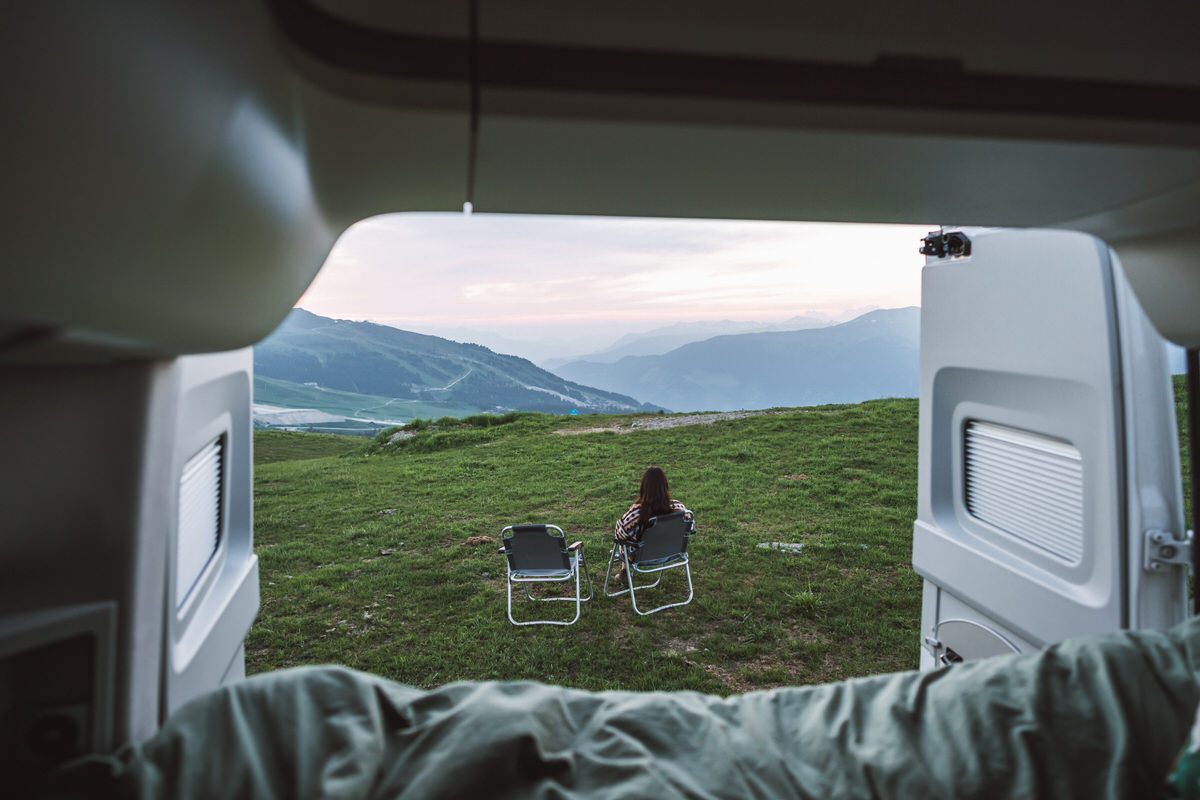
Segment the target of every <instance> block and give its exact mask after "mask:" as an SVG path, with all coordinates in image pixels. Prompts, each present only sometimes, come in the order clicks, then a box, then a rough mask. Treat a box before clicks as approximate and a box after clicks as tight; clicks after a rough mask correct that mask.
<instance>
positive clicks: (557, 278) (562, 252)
mask: <svg viewBox="0 0 1200 800" xmlns="http://www.w3.org/2000/svg"><path fill="white" fill-rule="evenodd" d="M934 227H935V226H934ZM930 228H931V226H912V225H855V224H829V223H795V222H738V221H712V220H666V219H625V218H612V217H552V216H524V215H507V214H473V215H470V216H466V215H462V214H391V215H387V216H381V217H375V218H372V219H368V220H364V221H362V222H359V223H358V224H356V225H354V226H353V227H351V228H350V229H349V230H348V231H346V233H345V234H343V236H342V237H341V239H339V240H338V242H337V244H336V245H335V246H334V248H333V251H332V252H331V253H330V256H329V259H328V260H327V261H326V263H325V266H324V267H323V268H322V270H321V272H320V274H319V275H318V276H317V278H316V280H315V281H314V282H313V284H312V286H310V287H309V289H308V291H307V292H306V293H305V294H304V296H303V297H302V298H301V299H300V301H299V302H298V303H297V306H299V307H301V308H306V309H308V310H309V311H312V312H313V313H316V314H320V315H322V316H327V317H336V318H339V319H353V320H364V319H366V320H372V321H375V322H381V323H385V324H389V325H395V326H396V327H399V328H404V329H406V330H413V331H418V332H421V333H432V334H436V335H440V336H448V337H449V338H463V337H466V338H469V339H470V340H472V341H479V342H480V343H482V344H485V345H488V346H491V343H490V342H489V341H487V338H488V337H490V338H491V339H493V340H495V341H497V342H500V341H505V340H507V341H508V342H519V341H533V340H536V341H539V342H540V349H541V350H546V351H547V352H549V351H551V350H554V349H555V346H557V348H558V349H560V350H562V351H563V352H562V353H560V355H568V354H570V353H573V352H587V351H589V350H598V349H601V348H603V347H606V346H608V345H609V344H611V343H612V342H613V341H615V340H616V339H618V338H620V337H621V336H622V335H624V334H626V333H630V332H639V331H644V330H649V329H651V328H656V327H661V326H663V325H669V324H672V323H676V322H696V321H701V320H753V321H758V322H776V321H781V320H784V319H787V318H789V317H794V316H797V315H801V314H815V315H820V316H826V317H831V318H834V319H839V320H840V319H844V318H849V317H852V316H855V315H857V314H858V313H862V312H865V311H868V310H870V309H872V308H896V307H900V306H912V305H919V304H920V270H921V267H922V265H923V264H924V258H923V257H922V256H920V255H919V254H918V253H917V249H918V247H919V246H920V238H921V237H922V236H924V235H925V233H927V232H928V231H929V230H930ZM581 348H582V349H581ZM510 349H513V348H510ZM518 355H525V354H524V353H518ZM527 357H533V358H544V357H547V355H546V353H542V352H539V353H538V354H537V355H529V356H527Z"/></svg>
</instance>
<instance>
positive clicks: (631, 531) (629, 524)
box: [615, 500, 693, 542]
mask: <svg viewBox="0 0 1200 800" xmlns="http://www.w3.org/2000/svg"><path fill="white" fill-rule="evenodd" d="M674 511H682V512H684V513H685V514H686V515H687V518H688V519H693V516H692V512H691V511H688V508H687V506H685V505H684V504H683V503H681V502H679V501H678V500H672V501H671V511H666V512H662V513H666V514H669V513H671V512H674ZM641 515H642V507H641V506H639V505H638V504H637V503H634V504H633V505H631V506H630V507H629V510H628V511H626V512H625V515H624V516H623V517H621V518H620V519H619V520H617V529H616V531H615V533H616V537H617V540H618V541H622V542H636V541H637V540H638V533H639V532H640V531H639V529H638V522H639V521H640V520H641Z"/></svg>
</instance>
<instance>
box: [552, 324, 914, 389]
mask: <svg viewBox="0 0 1200 800" xmlns="http://www.w3.org/2000/svg"><path fill="white" fill-rule="evenodd" d="M920 320H921V312H920V309H919V308H916V307H910V308H897V309H881V310H877V311H871V312H868V313H866V314H863V315H862V316H860V317H856V318H855V319H852V320H850V321H849V322H843V323H841V324H838V325H829V326H827V327H822V328H813V329H808V330H793V331H780V332H764V333H743V334H736V335H728V336H715V337H713V338H711V339H706V340H704V341H700V342H693V343H691V344H686V345H684V346H682V347H678V348H676V349H674V350H671V351H670V352H667V353H663V354H659V355H650V356H625V357H624V358H621V359H619V360H617V361H615V362H614V363H602V362H598V361H590V360H589V361H574V362H571V363H569V364H564V365H562V366H561V367H559V368H558V369H556V370H555V372H556V373H557V374H558V375H561V376H562V377H563V378H565V379H567V380H570V381H576V382H579V383H585V384H587V385H589V386H596V387H599V388H602V389H605V390H608V391H611V392H619V393H621V394H628V395H632V396H634V397H638V398H640V399H641V400H643V401H645V402H650V403H654V404H656V405H661V406H665V407H667V408H671V409H675V410H678V411H682V410H689V411H690V410H701V409H704V410H712V411H726V410H733V409H741V408H770V407H773V406H803V405H818V404H823V403H857V402H861V401H863V400H870V399H874V398H879V397H915V396H916V395H917V392H918V378H919V363H920V362H919V350H920Z"/></svg>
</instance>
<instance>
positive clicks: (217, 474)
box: [175, 436, 225, 608]
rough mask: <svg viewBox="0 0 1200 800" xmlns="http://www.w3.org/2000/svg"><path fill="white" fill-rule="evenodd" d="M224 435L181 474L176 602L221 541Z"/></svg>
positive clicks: (183, 597)
mask: <svg viewBox="0 0 1200 800" xmlns="http://www.w3.org/2000/svg"><path fill="white" fill-rule="evenodd" d="M224 441H225V440H224V437H223V436H218V437H217V438H216V439H213V440H212V441H211V442H209V443H208V444H207V445H205V446H204V447H203V448H202V449H201V450H200V452H198V453H196V455H194V456H192V457H191V458H190V459H188V462H187V464H185V465H184V467H183V473H182V474H181V475H180V477H179V529H178V539H177V540H176V544H175V606H176V607H177V608H178V607H179V606H182V605H183V602H184V600H186V599H187V597H188V594H189V593H190V592H191V591H192V589H193V588H195V586H196V583H197V582H198V581H199V580H200V576H201V575H202V574H203V573H204V568H205V567H207V566H208V562H209V561H211V560H212V558H213V556H214V555H216V552H217V547H218V546H219V545H220V543H221V491H222V486H221V479H222V476H223V474H224V464H223V463H222V462H223V460H224V455H225V447H224Z"/></svg>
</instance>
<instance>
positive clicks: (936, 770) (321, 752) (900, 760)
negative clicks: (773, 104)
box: [48, 620, 1200, 800]
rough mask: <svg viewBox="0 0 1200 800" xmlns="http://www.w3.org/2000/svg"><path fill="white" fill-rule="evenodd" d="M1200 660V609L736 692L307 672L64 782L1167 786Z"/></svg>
mask: <svg viewBox="0 0 1200 800" xmlns="http://www.w3.org/2000/svg"><path fill="white" fill-rule="evenodd" d="M1198 669H1200V620H1193V621H1190V622H1188V623H1185V624H1184V625H1181V626H1179V627H1178V628H1175V629H1173V630H1172V631H1170V632H1169V633H1166V632H1154V631H1142V632H1129V631H1124V632H1120V633H1115V634H1110V635H1105V636H1098V637H1091V638H1084V639H1080V640H1077V641H1074V642H1068V643H1065V644H1062V645H1058V646H1054V647H1051V648H1048V649H1047V650H1044V651H1042V652H1039V653H1036V654H1032V655H1024V656H1020V655H1015V656H1000V657H997V658H991V659H986V660H982V661H973V662H967V663H964V664H958V665H955V666H952V667H948V668H945V669H940V670H935V671H932V672H925V673H921V672H902V673H897V674H893V675H878V676H874V677H869V678H859V679H857V680H851V681H846V682H843V683H833V684H826V685H823V686H803V687H787V688H780V689H772V690H770V691H763V692H753V693H751V694H746V695H740V696H733V697H728V698H721V697H714V696H709V695H703V694H698V693H695V692H648V693H635V692H585V691H579V690H574V689H565V688H562V687H554V686H544V685H541V684H537V683H532V682H517V683H471V682H460V683H454V684H450V685H448V686H443V687H441V688H438V689H433V690H431V691H422V690H420V689H416V688H413V687H409V686H403V685H401V684H398V683H393V682H391V681H388V680H385V679H383V678H379V677H375V676H372V675H366V674H363V673H358V672H353V671H351V670H347V669H344V668H338V667H305V668H300V669H296V670H287V671H283V672H275V673H266V674H263V675H258V676H254V677H252V678H250V679H249V680H247V681H244V682H242V683H240V684H237V685H234V686H231V687H227V688H223V689H220V690H218V691H216V692H214V693H212V694H210V695H208V696H206V697H203V698H200V699H198V700H196V701H195V702H193V703H191V704H189V705H188V706H186V707H185V708H182V709H180V711H179V712H178V713H176V714H175V715H174V716H173V717H172V718H171V719H169V720H168V721H167V723H166V725H165V726H164V728H163V729H162V731H160V732H159V733H158V734H157V735H156V736H154V737H152V738H151V739H150V740H148V741H146V742H145V743H143V744H141V745H137V746H134V747H130V748H127V749H125V750H124V751H122V752H120V753H118V754H117V755H116V756H112V757H107V758H97V759H93V760H91V761H90V762H86V763H79V764H76V765H74V767H73V768H72V769H70V770H68V771H66V772H65V773H62V774H60V776H59V779H58V785H57V786H56V787H52V788H51V790H50V791H48V794H50V795H51V796H53V795H54V794H58V795H60V796H61V795H65V794H67V792H68V791H69V790H70V789H76V790H78V789H79V788H80V787H87V789H88V790H89V791H90V793H92V794H97V795H104V796H122V795H123V796H128V797H132V796H141V797H172V798H179V800H187V798H192V797H197V798H198V797H243V796H251V795H271V796H287V797H317V796H339V797H347V796H354V797H482V796H487V797H501V798H507V797H513V798H516V797H573V798H591V797H595V798H606V797H614V796H623V797H680V796H683V797H696V798H717V797H722V798H724V797H803V798H828V797H988V798H1025V797H1157V796H1158V794H1159V793H1160V790H1161V789H1162V786H1163V783H1164V781H1165V778H1166V775H1167V772H1168V770H1169V769H1170V768H1171V764H1172V762H1173V761H1174V759H1175V757H1176V754H1177V753H1179V751H1180V749H1181V747H1182V746H1183V744H1184V742H1185V740H1186V738H1187V733H1188V730H1189V727H1190V725H1191V722H1192V718H1193V715H1194V713H1195V710H1196V706H1197V702H1198V701H1200V688H1198V686H1197V670H1198ZM139 790H140V791H141V794H140V795H139V794H138V793H139Z"/></svg>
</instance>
